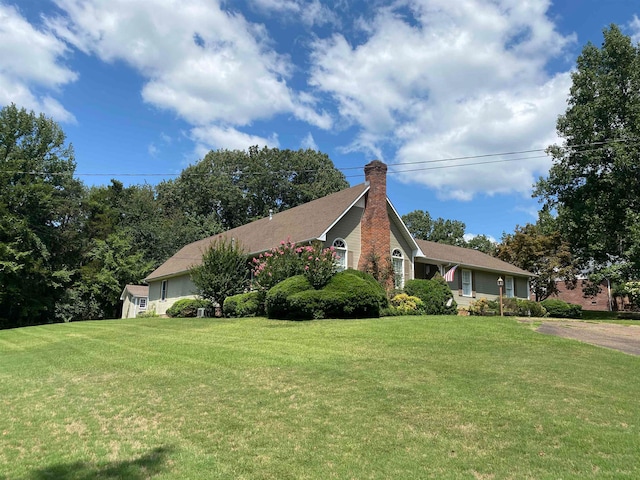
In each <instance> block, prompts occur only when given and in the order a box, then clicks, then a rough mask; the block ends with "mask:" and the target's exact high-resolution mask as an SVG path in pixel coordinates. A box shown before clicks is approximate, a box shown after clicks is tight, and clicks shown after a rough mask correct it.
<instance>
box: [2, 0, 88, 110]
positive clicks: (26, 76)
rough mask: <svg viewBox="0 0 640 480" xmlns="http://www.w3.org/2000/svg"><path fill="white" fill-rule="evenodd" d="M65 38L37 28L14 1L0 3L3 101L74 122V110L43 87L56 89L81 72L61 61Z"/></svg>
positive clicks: (3, 102) (65, 48)
mask: <svg viewBox="0 0 640 480" xmlns="http://www.w3.org/2000/svg"><path fill="white" fill-rule="evenodd" d="M67 53H68V49H67V46H66V45H65V43H64V42H62V41H61V40H59V39H58V38H56V37H55V36H54V35H52V34H51V33H49V32H44V31H41V30H38V29H36V28H35V27H34V26H33V25H31V24H30V23H29V22H28V21H27V20H26V19H25V18H24V17H23V16H22V15H21V13H20V11H19V10H18V9H17V8H16V7H13V6H11V5H4V4H2V3H0V58H1V59H2V62H1V63H0V104H1V105H7V104H9V103H15V104H16V105H19V106H21V107H25V108H27V109H29V110H34V111H37V112H43V113H45V114H47V115H49V116H51V117H53V118H54V119H55V120H58V121H61V122H74V121H75V118H74V116H73V114H71V113H70V112H69V111H67V110H66V109H65V108H64V107H63V106H62V105H61V104H60V103H59V102H58V101H57V100H55V99H54V98H53V97H51V96H50V95H49V94H47V93H44V94H42V93H39V92H41V91H55V90H58V89H59V88H60V87H61V86H63V85H66V84H68V83H70V82H73V81H75V80H76V79H77V78H78V74H77V73H75V72H74V71H72V70H71V69H69V68H67V67H65V66H64V65H63V64H62V61H63V59H64V57H65V55H66V54H67Z"/></svg>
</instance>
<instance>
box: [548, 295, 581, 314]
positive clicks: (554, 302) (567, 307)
mask: <svg viewBox="0 0 640 480" xmlns="http://www.w3.org/2000/svg"><path fill="white" fill-rule="evenodd" d="M540 303H541V304H542V306H543V307H544V308H546V310H547V313H548V314H549V316H550V317H556V318H582V306H581V305H576V304H575V303H567V302H563V301H562V300H558V299H555V298H547V299H546V300H543V301H542V302H540Z"/></svg>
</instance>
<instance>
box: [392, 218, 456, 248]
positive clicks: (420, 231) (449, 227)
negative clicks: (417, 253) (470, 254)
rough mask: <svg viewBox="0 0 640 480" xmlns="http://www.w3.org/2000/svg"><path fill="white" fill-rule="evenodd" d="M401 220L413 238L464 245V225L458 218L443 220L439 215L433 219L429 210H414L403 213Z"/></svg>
mask: <svg viewBox="0 0 640 480" xmlns="http://www.w3.org/2000/svg"><path fill="white" fill-rule="evenodd" d="M402 221H403V222H404V224H405V225H406V226H407V229H408V230H409V232H411V235H413V236H414V237H415V238H418V239H421V240H429V241H431V242H438V243H446V244H448V245H456V246H458V247H464V246H466V242H465V240H464V231H465V228H466V225H465V224H464V222H461V221H459V220H445V219H444V218H441V217H438V218H436V219H435V220H434V219H433V218H432V217H431V215H430V214H429V212H426V211H423V210H414V211H412V212H409V213H407V214H406V215H403V216H402Z"/></svg>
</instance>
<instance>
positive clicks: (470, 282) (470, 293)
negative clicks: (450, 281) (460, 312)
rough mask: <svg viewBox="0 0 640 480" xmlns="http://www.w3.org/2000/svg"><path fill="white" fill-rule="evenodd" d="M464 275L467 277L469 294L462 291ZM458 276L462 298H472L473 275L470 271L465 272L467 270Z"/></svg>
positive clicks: (463, 270) (464, 270)
mask: <svg viewBox="0 0 640 480" xmlns="http://www.w3.org/2000/svg"><path fill="white" fill-rule="evenodd" d="M465 274H468V275H469V293H465V291H464V285H465V281H464V277H465ZM460 275H461V276H462V296H463V297H473V274H472V272H471V270H467V269H464V268H463V269H462V272H461V273H460Z"/></svg>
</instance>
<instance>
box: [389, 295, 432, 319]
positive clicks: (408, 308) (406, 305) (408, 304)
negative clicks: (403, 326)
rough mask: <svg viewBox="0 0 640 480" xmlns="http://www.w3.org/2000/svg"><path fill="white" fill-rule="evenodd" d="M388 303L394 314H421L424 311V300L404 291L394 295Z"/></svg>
mask: <svg viewBox="0 0 640 480" xmlns="http://www.w3.org/2000/svg"><path fill="white" fill-rule="evenodd" d="M390 303H391V305H390V306H391V307H392V309H393V310H395V312H394V314H395V315H421V314H423V313H424V312H425V307H424V302H423V301H422V300H420V299H419V298H418V297H412V296H410V295H407V294H406V293H399V294H397V295H395V296H394V297H393V298H392V299H391V302H390Z"/></svg>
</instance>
